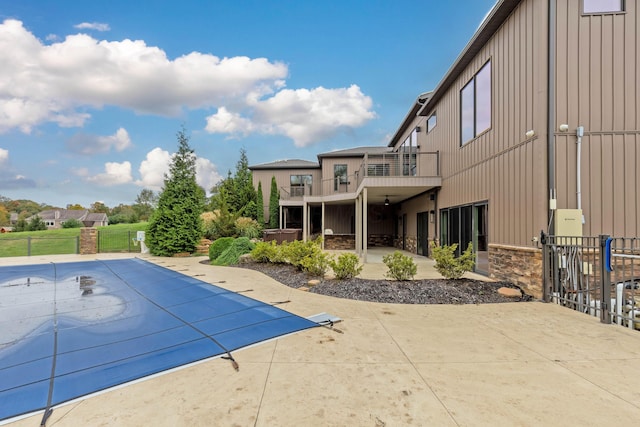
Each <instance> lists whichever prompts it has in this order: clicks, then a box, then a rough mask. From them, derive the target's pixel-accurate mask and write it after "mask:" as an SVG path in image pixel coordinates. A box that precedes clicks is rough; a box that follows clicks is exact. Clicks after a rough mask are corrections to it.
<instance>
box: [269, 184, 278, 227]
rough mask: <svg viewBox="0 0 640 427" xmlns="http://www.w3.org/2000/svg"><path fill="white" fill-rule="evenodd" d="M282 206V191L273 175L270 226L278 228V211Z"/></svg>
mask: <svg viewBox="0 0 640 427" xmlns="http://www.w3.org/2000/svg"><path fill="white" fill-rule="evenodd" d="M279 208H280V192H279V191H278V184H277V183H276V177H275V176H272V177H271V193H270V194H269V228H278V223H279V219H278V212H279V210H280V209H279Z"/></svg>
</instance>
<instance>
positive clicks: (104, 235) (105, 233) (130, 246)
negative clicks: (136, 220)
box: [98, 229, 140, 253]
mask: <svg viewBox="0 0 640 427" xmlns="http://www.w3.org/2000/svg"><path fill="white" fill-rule="evenodd" d="M137 233H138V232H137V231H135V230H117V229H116V230H99V231H98V252H101V253H105V252H140V242H138V239H137V238H136V237H137Z"/></svg>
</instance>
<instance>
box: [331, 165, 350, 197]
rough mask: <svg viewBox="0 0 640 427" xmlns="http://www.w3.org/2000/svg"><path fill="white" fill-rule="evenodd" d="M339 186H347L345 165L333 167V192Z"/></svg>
mask: <svg viewBox="0 0 640 427" xmlns="http://www.w3.org/2000/svg"><path fill="white" fill-rule="evenodd" d="M340 184H348V181H347V165H333V190H334V191H338V190H339V189H340Z"/></svg>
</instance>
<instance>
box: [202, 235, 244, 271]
mask: <svg viewBox="0 0 640 427" xmlns="http://www.w3.org/2000/svg"><path fill="white" fill-rule="evenodd" d="M253 248H255V244H254V243H253V242H252V241H251V240H249V238H248V237H238V238H237V239H235V240H233V242H232V243H231V245H230V246H229V247H228V248H227V249H225V250H224V251H223V252H222V253H221V254H220V256H219V257H217V258H216V259H214V260H213V261H211V264H213V265H231V264H237V263H238V260H239V259H240V256H241V255H244V254H248V253H250V252H251V251H252V250H253Z"/></svg>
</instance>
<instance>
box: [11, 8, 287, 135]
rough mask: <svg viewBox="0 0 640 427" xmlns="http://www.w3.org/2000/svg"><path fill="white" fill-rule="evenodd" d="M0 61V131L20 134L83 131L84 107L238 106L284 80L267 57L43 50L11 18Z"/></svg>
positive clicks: (75, 44) (70, 41)
mask: <svg viewBox="0 0 640 427" xmlns="http://www.w3.org/2000/svg"><path fill="white" fill-rule="evenodd" d="M0 63H1V64H2V67H0V132H3V131H7V130H9V129H14V128H17V129H20V130H21V131H23V132H25V133H28V132H30V131H31V130H32V128H33V127H35V126H37V125H39V124H41V123H44V122H53V123H57V124H58V125H60V126H67V127H70V126H82V125H83V124H84V122H85V121H86V120H87V119H88V118H89V117H90V115H89V114H88V113H87V112H86V107H94V108H100V107H102V106H104V105H115V106H119V107H122V108H128V109H132V110H135V111H136V112H139V113H149V114H160V115H177V114H179V113H180V112H181V111H182V109H183V108H190V109H197V108H206V107H218V106H220V105H223V104H229V105H236V104H244V103H246V102H248V100H251V99H255V98H256V97H258V96H260V95H263V94H267V93H271V92H273V91H275V90H276V89H279V88H281V87H283V85H284V81H283V79H284V78H285V77H286V76H287V74H288V69H287V66H286V65H285V64H283V63H279V62H270V61H269V60H268V59H265V58H254V59H252V58H248V57H243V56H239V57H232V58H219V57H216V56H214V55H210V54H202V53H198V52H192V53H189V54H187V55H183V56H181V57H178V58H176V59H174V60H171V59H169V58H167V56H166V54H165V52H164V51H163V50H162V49H160V48H158V47H154V46H147V45H146V43H145V42H144V41H141V40H136V41H133V40H127V39H125V40H122V41H106V40H102V41H98V40H96V39H94V38H93V37H91V36H89V35H86V34H77V35H70V36H67V37H66V38H65V39H64V40H63V41H60V42H56V43H52V44H50V45H46V44H43V43H42V42H41V41H40V40H39V39H38V38H36V37H35V36H34V35H33V34H32V33H31V32H29V31H28V30H26V29H25V28H24V26H23V24H22V22H20V21H17V20H13V19H8V20H5V21H4V22H3V23H2V24H0Z"/></svg>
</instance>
